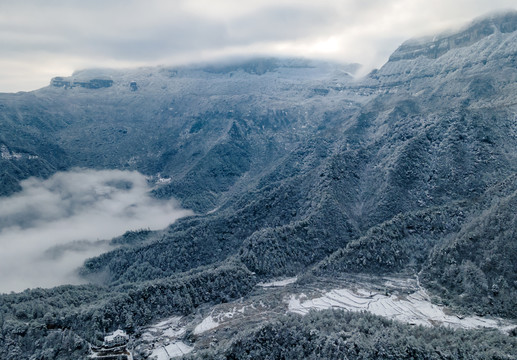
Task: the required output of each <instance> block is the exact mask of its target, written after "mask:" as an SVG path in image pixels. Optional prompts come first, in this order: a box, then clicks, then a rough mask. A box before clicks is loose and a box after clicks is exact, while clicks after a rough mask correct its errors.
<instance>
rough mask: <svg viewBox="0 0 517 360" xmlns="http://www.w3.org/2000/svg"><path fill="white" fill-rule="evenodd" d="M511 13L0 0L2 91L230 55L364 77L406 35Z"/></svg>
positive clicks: (197, 1)
mask: <svg viewBox="0 0 517 360" xmlns="http://www.w3.org/2000/svg"><path fill="white" fill-rule="evenodd" d="M515 8H517V6H516V4H515V0H490V1H488V0H435V1H428V0H388V1H386V0H368V1H364V0H319V1H314V0H311V1H308V0H247V1H237V0H218V1H213V0H146V1H143V0H110V1H101V0H91V1H81V0H48V1H39V0H25V1H9V0H0V92H15V91H21V90H25V91H26V90H33V89H36V88H39V87H42V86H45V85H47V84H48V83H49V80H50V78H51V77H53V76H57V75H70V74H71V73H72V72H73V71H74V70H77V69H82V68H91V67H115V68H120V67H136V66H146V65H160V64H163V65H174V64H186V63H191V62H202V61H207V60H212V59H218V58H224V57H228V56H255V55H279V56H303V57H313V58H326V59H331V60H337V61H341V62H358V63H361V64H363V65H364V71H367V70H370V69H372V68H374V67H379V66H381V65H382V64H383V63H384V62H385V61H386V60H387V58H388V56H389V55H390V54H391V53H392V52H393V51H394V50H395V49H396V48H397V46H398V45H400V43H401V42H403V41H404V40H406V39H408V38H411V37H417V36H422V35H429V34H433V33H436V32H439V31H442V30H444V29H450V28H457V27H460V26H462V25H465V24H466V23H468V22H469V21H470V20H472V19H473V18H475V17H478V16H481V15H484V14H486V13H489V12H494V11H501V10H505V9H515ZM364 71H363V72H364Z"/></svg>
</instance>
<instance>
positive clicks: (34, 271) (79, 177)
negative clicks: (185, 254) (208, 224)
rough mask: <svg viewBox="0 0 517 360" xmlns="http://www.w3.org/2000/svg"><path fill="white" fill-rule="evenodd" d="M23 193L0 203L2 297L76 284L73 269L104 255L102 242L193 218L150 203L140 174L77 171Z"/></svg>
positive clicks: (33, 182)
mask: <svg viewBox="0 0 517 360" xmlns="http://www.w3.org/2000/svg"><path fill="white" fill-rule="evenodd" d="M22 188H23V190H22V191H21V192H20V193H17V194H15V195H13V196H11V197H7V198H0V249H1V251H0V276H1V278H2V282H1V283H0V292H7V291H20V290H23V289H25V288H27V287H49V286H55V285H60V284H64V283H79V282H80V281H81V280H80V279H78V278H76V277H75V275H74V271H75V269H76V268H77V267H79V266H80V265H81V264H82V262H83V261H84V260H85V259H86V258H88V257H92V256H95V255H99V254H100V253H102V252H105V251H107V250H109V249H110V245H109V243H108V242H107V241H106V240H108V239H111V238H113V237H115V236H119V235H122V234H123V233H124V232H126V231H127V230H136V229H141V228H150V229H160V228H164V227H166V226H167V225H168V224H170V223H172V222H174V221H175V220H176V219H178V218H180V217H183V216H186V215H189V214H191V212H190V211H188V210H183V209H180V208H179V206H178V205H177V204H176V203H175V202H174V201H163V200H157V199H154V198H152V197H151V196H150V195H149V188H148V185H147V182H146V179H145V177H144V176H143V175H141V174H139V173H137V172H128V171H118V170H104V171H94V170H79V169H78V170H74V171H70V172H65V173H57V174H55V175H54V176H53V177H51V178H49V179H47V180H41V179H36V178H31V179H28V180H25V181H23V182H22Z"/></svg>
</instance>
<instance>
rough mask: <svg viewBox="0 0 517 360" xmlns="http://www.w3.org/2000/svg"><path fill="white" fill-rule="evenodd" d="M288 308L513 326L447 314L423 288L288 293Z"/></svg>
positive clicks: (464, 324)
mask: <svg viewBox="0 0 517 360" xmlns="http://www.w3.org/2000/svg"><path fill="white" fill-rule="evenodd" d="M288 307H289V310H288V311H289V312H293V313H298V314H301V315H305V314H307V313H308V312H309V311H310V310H324V309H345V310H348V311H368V312H371V313H373V314H376V315H380V316H385V317H387V318H389V319H394V320H398V321H402V322H405V323H409V324H415V325H424V326H436V325H443V326H449V327H453V328H463V329H471V328H480V327H486V328H496V329H501V330H506V329H510V328H512V327H513V325H511V324H509V323H507V322H505V321H503V320H502V319H487V318H482V317H479V316H470V317H465V318H461V317H459V316H456V315H447V314H446V313H445V312H444V308H442V307H440V306H437V305H434V304H432V303H431V301H430V299H429V297H428V295H427V293H426V292H425V290H423V289H420V290H418V291H415V292H412V293H410V294H408V295H405V296H401V295H386V294H381V293H377V292H373V291H370V290H365V289H358V290H352V289H335V290H331V291H328V292H325V293H323V294H322V296H319V297H314V298H311V299H309V298H307V296H306V295H305V294H301V295H291V296H290V298H289V305H288Z"/></svg>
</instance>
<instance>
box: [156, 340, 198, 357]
mask: <svg viewBox="0 0 517 360" xmlns="http://www.w3.org/2000/svg"><path fill="white" fill-rule="evenodd" d="M192 350H194V348H193V347H192V346H188V345H186V344H184V343H183V342H181V341H175V342H173V343H171V344H169V345H166V346H161V347H158V348H156V349H154V350H153V352H152V353H151V356H150V358H151V359H152V358H153V357H155V358H156V360H169V359H170V358H175V357H179V356H183V355H185V354H188V353H189V352H191V351H192Z"/></svg>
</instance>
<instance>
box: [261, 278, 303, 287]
mask: <svg viewBox="0 0 517 360" xmlns="http://www.w3.org/2000/svg"><path fill="white" fill-rule="evenodd" d="M297 280H298V277H297V276H295V277H292V278H287V279H284V280H276V281H271V282H267V283H262V282H260V283H258V284H257V286H260V287H264V288H267V287H283V286H287V285H289V284H293V283H295V282H296V281H297Z"/></svg>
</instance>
